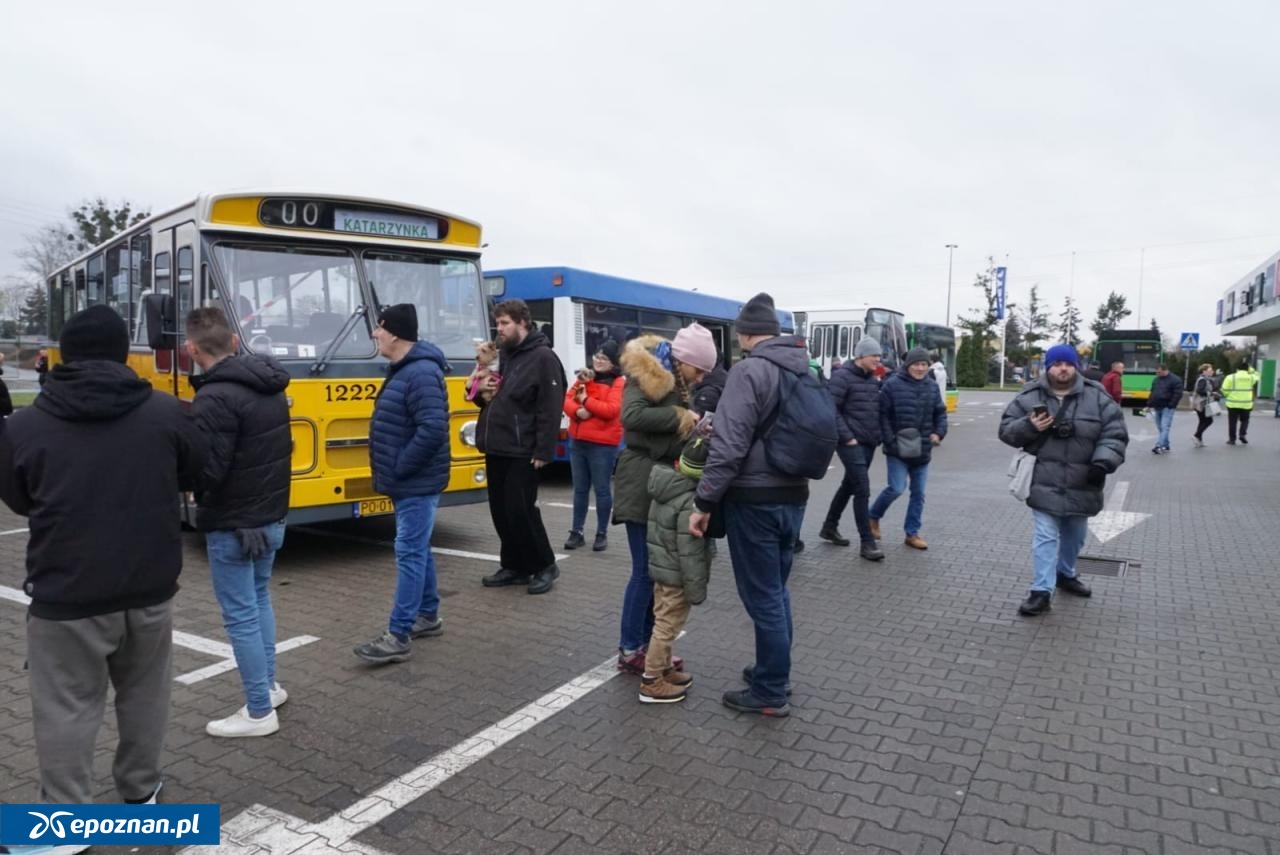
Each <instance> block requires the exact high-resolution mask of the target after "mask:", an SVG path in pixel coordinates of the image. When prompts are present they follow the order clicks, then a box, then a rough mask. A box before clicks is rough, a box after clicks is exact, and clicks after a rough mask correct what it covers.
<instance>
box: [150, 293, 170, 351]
mask: <svg viewBox="0 0 1280 855" xmlns="http://www.w3.org/2000/svg"><path fill="white" fill-rule="evenodd" d="M142 313H143V317H144V318H145V319H146V323H147V346H148V347H150V348H151V349H152V350H173V349H174V348H176V347H177V346H178V318H177V313H176V312H175V311H174V302H173V295H172V294H147V295H146V296H144V297H143V298H142Z"/></svg>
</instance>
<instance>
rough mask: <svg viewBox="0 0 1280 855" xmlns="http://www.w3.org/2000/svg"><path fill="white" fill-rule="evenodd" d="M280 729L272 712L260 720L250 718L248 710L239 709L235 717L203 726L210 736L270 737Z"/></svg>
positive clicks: (278, 721)
mask: <svg viewBox="0 0 1280 855" xmlns="http://www.w3.org/2000/svg"><path fill="white" fill-rule="evenodd" d="M279 729H280V719H279V718H278V717H277V716H276V711H275V710H272V711H271V712H269V713H267V714H266V715H265V716H263V717H262V718H251V717H250V716H249V710H248V709H247V708H245V707H241V708H240V709H238V710H236V712H235V715H231V716H228V717H227V718H221V719H218V720H217V721H211V722H209V723H208V724H206V725H205V726H204V732H205V733H207V734H209V735H210V736H226V737H237V736H270V735H271V734H273V733H275V732H276V731H278V730H279Z"/></svg>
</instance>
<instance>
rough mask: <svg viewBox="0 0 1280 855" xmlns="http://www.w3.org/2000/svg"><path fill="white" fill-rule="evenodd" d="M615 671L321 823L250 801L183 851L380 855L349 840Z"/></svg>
mask: <svg viewBox="0 0 1280 855" xmlns="http://www.w3.org/2000/svg"><path fill="white" fill-rule="evenodd" d="M617 675H618V664H617V659H616V658H614V657H610V658H608V659H606V660H605V661H604V662H602V663H601V664H599V665H597V666H596V667H595V668H592V669H591V670H590V671H587V672H586V673H584V674H581V675H579V676H577V677H575V678H573V679H572V680H570V681H569V682H567V683H565V684H564V685H563V686H560V687H559V688H556V689H552V690H551V691H550V692H548V693H547V694H545V695H543V696H542V697H540V698H538V699H537V700H536V701H534V702H533V703H531V704H529V705H527V706H525V707H522V708H520V709H518V710H516V711H515V712H514V713H512V714H511V715H509V716H507V717H506V718H504V719H503V720H502V721H500V722H498V723H497V724H495V725H493V726H491V727H487V728H485V729H484V730H482V731H480V732H479V733H477V734H475V735H474V736H472V737H471V738H469V739H466V740H464V741H463V742H461V743H459V744H457V745H455V746H453V747H452V748H449V749H447V750H445V751H442V752H440V753H439V754H437V755H435V756H434V757H432V758H431V759H430V760H428V761H427V762H425V763H423V764H422V765H421V766H418V767H417V768H415V769H410V770H409V771H408V772H405V773H404V774H403V775H401V776H400V777H399V778H396V779H395V780H394V781H391V782H390V783H388V784H385V785H383V786H382V787H380V788H379V789H378V790H376V791H375V792H373V793H371V794H370V795H368V796H365V797H364V798H363V799H360V800H359V801H357V802H356V803H355V804H353V805H351V806H350V807H348V808H347V809H345V810H342V811H339V812H338V813H335V814H333V815H332V816H330V817H329V818H328V819H326V820H324V821H323V822H315V823H312V822H307V821H306V820H303V819H300V818H299V817H296V816H292V815H291V814H287V813H284V812H283V811H278V810H273V809H271V808H268V807H264V806H263V805H253V806H252V807H250V808H247V809H246V810H245V811H244V812H242V813H240V814H237V815H236V816H235V817H233V818H232V819H230V820H228V821H227V822H226V823H225V824H223V826H222V841H223V842H222V843H221V844H219V845H217V846H189V847H187V848H186V849H183V850H182V855H186V854H187V853H192V855H241V853H243V855H250V853H257V855H283V853H302V852H306V853H309V855H310V853H315V855H334V853H338V852H351V853H362V855H383V853H381V852H380V851H379V850H377V849H374V848H373V847H370V846H364V845H362V844H359V843H354V842H352V838H353V837H355V836H356V835H357V834H359V833H360V832H362V831H364V830H366V829H368V828H370V827H372V826H373V825H375V824H377V823H379V822H381V821H382V820H384V819H386V818H387V817H388V816H390V815H391V814H393V813H395V812H396V811H398V810H400V809H401V808H403V807H405V806H406V805H408V804H410V803H412V802H414V801H416V800H417V799H419V798H421V797H422V796H424V795H426V794H427V793H429V792H431V791H432V790H434V789H435V788H436V787H438V786H439V785H440V784H442V783H444V782H445V781H447V780H449V778H451V777H453V776H454V775H456V774H458V773H459V772H461V771H462V770H464V769H466V768H467V767H468V766H471V765H472V764H473V763H476V762H478V761H480V760H483V759H484V758H485V757H487V756H489V755H490V754H492V753H493V752H494V751H497V750H498V749H499V748H501V747H502V746H503V745H506V744H507V743H508V742H510V741H511V740H513V739H515V738H516V737H518V736H520V735H521V734H523V733H525V732H527V731H529V730H530V729H532V728H533V727H534V726H535V725H538V724H540V723H542V722H544V721H546V720H547V719H549V718H551V717H552V716H553V715H555V714H556V713H558V712H560V711H561V710H563V709H565V708H566V707H568V706H569V705H570V704H572V703H573V702H574V701H577V700H579V699H581V698H583V697H585V696H586V695H587V694H589V693H590V692H593V691H595V690H596V689H598V688H599V687H600V686H603V685H604V684H605V683H607V682H609V681H610V680H612V679H613V678H614V677H616V676H617Z"/></svg>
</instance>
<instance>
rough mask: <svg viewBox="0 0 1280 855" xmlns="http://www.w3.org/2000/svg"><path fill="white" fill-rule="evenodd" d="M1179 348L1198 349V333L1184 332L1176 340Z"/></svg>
mask: <svg viewBox="0 0 1280 855" xmlns="http://www.w3.org/2000/svg"><path fill="white" fill-rule="evenodd" d="M1178 349H1179V350H1199V349H1200V333H1198V332H1184V333H1183V334H1182V336H1181V337H1180V338H1179V340H1178Z"/></svg>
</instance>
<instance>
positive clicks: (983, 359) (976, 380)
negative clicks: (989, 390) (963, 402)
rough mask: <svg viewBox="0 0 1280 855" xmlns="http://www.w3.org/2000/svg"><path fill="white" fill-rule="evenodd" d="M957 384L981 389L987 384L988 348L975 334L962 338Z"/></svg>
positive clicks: (958, 352)
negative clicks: (986, 348)
mask: <svg viewBox="0 0 1280 855" xmlns="http://www.w3.org/2000/svg"><path fill="white" fill-rule="evenodd" d="M956 385H957V386H968V387H970V388H973V387H976V388H979V389H981V388H982V387H983V386H986V385H987V356H986V350H985V348H984V347H983V345H982V344H981V343H980V342H979V340H978V337H977V336H975V335H967V336H965V337H963V338H962V339H960V350H959V351H957V353H956Z"/></svg>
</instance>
